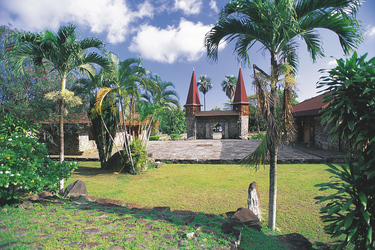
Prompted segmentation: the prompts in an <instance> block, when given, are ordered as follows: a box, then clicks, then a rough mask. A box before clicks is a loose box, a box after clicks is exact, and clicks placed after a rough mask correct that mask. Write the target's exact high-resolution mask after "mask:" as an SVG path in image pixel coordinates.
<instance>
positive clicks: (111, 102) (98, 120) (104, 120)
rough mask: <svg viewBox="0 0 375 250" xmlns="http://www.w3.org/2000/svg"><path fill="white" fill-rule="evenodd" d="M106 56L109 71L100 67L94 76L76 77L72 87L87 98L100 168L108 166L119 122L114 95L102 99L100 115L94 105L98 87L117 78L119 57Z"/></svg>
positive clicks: (110, 54) (108, 83)
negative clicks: (109, 64)
mask: <svg viewBox="0 0 375 250" xmlns="http://www.w3.org/2000/svg"><path fill="white" fill-rule="evenodd" d="M107 57H108V59H109V60H110V62H111V63H112V70H111V71H106V70H104V69H100V71H99V73H98V74H96V75H95V76H94V77H91V76H90V75H89V76H88V78H86V79H78V80H77V82H76V84H75V86H74V87H73V89H72V90H73V91H74V92H75V93H77V94H78V95H79V96H86V99H89V109H88V112H87V114H88V117H89V119H90V120H91V132H92V135H93V137H94V140H95V143H96V147H97V149H98V153H99V159H100V165H101V168H107V167H108V165H107V162H108V160H109V159H110V157H111V156H112V149H113V145H114V140H113V139H114V138H115V136H116V132H117V128H118V122H119V110H118V108H117V106H116V103H115V96H114V95H108V96H107V97H106V99H105V100H104V101H103V104H102V105H103V109H102V115H99V114H98V112H97V111H96V107H95V102H96V93H97V90H98V88H102V87H111V82H112V80H113V79H116V78H117V75H116V74H117V69H118V67H119V59H118V57H117V56H116V55H115V54H113V53H111V52H109V53H108V54H107Z"/></svg>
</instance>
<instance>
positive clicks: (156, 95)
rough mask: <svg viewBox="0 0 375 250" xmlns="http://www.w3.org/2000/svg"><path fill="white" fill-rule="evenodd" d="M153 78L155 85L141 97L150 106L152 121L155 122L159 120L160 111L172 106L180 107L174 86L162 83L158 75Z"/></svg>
mask: <svg viewBox="0 0 375 250" xmlns="http://www.w3.org/2000/svg"><path fill="white" fill-rule="evenodd" d="M154 77H155V79H154V83H155V84H153V85H151V86H149V89H148V90H147V91H146V93H145V95H143V97H144V98H145V99H146V100H147V102H148V103H149V104H150V108H151V110H152V117H153V120H155V121H157V120H159V118H160V117H158V116H159V115H160V114H162V113H163V112H162V111H163V110H164V109H170V108H171V107H172V106H175V107H180V103H179V95H178V93H177V92H176V91H175V90H174V88H175V86H174V84H173V83H172V82H167V81H163V80H162V78H161V77H160V76H158V75H155V76H154ZM170 88H172V89H170ZM155 116H156V117H155Z"/></svg>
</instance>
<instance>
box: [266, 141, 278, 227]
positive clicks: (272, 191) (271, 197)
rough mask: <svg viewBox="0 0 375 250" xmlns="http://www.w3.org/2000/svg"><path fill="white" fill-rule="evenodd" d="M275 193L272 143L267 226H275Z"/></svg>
mask: <svg viewBox="0 0 375 250" xmlns="http://www.w3.org/2000/svg"><path fill="white" fill-rule="evenodd" d="M276 195H277V145H276V144H274V143H272V146H271V149H270V189H269V206H268V227H269V228H270V229H272V230H275V228H276Z"/></svg>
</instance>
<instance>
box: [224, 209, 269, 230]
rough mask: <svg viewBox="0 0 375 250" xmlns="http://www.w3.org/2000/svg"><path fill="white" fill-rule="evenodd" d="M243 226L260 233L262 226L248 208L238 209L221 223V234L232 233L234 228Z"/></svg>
mask: <svg viewBox="0 0 375 250" xmlns="http://www.w3.org/2000/svg"><path fill="white" fill-rule="evenodd" d="M242 225H245V226H247V227H249V228H252V229H255V230H257V231H259V232H262V225H261V224H260V220H259V219H258V217H257V216H256V215H255V214H254V213H253V212H252V211H251V210H249V209H248V208H245V207H243V208H239V209H237V211H236V212H235V213H234V214H233V215H232V216H231V217H230V218H229V220H227V221H226V222H224V223H223V225H222V227H221V230H222V231H223V233H227V234H228V233H233V232H234V227H235V226H242Z"/></svg>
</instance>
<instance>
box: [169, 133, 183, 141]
mask: <svg viewBox="0 0 375 250" xmlns="http://www.w3.org/2000/svg"><path fill="white" fill-rule="evenodd" d="M169 136H170V137H171V139H172V140H178V139H181V138H182V136H181V135H179V134H170V135H169Z"/></svg>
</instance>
